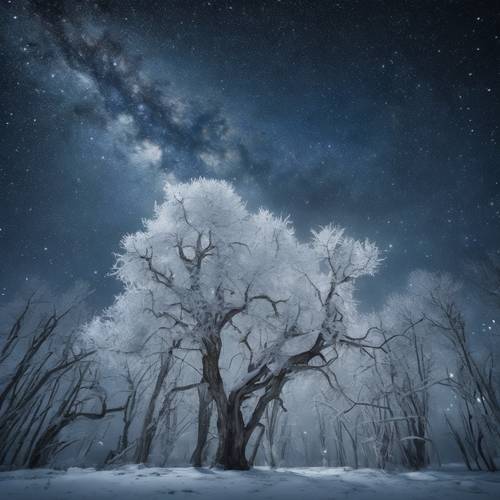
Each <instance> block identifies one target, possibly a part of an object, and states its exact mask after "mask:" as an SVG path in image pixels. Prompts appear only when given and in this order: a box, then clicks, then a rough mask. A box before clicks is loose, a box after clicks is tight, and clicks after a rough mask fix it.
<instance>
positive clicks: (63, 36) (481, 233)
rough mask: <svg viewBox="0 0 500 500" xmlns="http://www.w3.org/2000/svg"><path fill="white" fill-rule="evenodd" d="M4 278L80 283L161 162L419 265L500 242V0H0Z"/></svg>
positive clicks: (11, 286) (172, 171) (134, 215)
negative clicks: (339, 228) (332, 225)
mask: <svg viewBox="0 0 500 500" xmlns="http://www.w3.org/2000/svg"><path fill="white" fill-rule="evenodd" d="M0 15H1V21H0V22H1V37H2V38H1V46H0V54H1V68H0V100H1V106H0V112H1V121H0V256H1V259H0V293H1V294H2V297H0V298H1V299H3V300H10V298H11V297H12V296H13V294H14V293H15V292H16V291H17V290H19V289H20V288H21V287H23V286H25V285H26V282H28V283H30V282H32V281H33V280H35V278H36V277H39V278H41V279H43V280H47V281H48V282H49V283H51V284H53V285H54V286H61V287H62V286H68V285H70V284H71V283H73V282H74V281H76V280H83V281H86V282H88V283H90V284H91V286H92V287H93V288H94V289H95V290H96V294H95V297H96V299H95V300H96V302H97V304H98V305H105V304H109V303H110V302H111V300H112V294H113V293H115V292H116V291H117V289H118V285H117V284H116V283H115V280H114V278H112V277H110V276H108V273H109V271H110V268H111V266H112V264H113V261H114V257H113V252H116V251H118V249H119V241H120V238H121V236H122V235H123V234H125V233H127V232H133V231H136V230H137V229H139V228H140V226H141V219H142V218H144V217H149V216H151V214H152V210H153V206H154V202H155V200H158V201H159V200H161V198H162V185H163V183H164V182H165V180H166V179H170V180H171V181H176V180H187V179H190V178H192V177H197V176H200V175H203V176H209V177H218V178H224V179H228V180H231V181H232V182H234V184H235V185H236V187H237V190H238V191H239V192H240V193H241V195H242V196H243V197H244V198H246V199H247V200H248V203H249V205H250V206H251V207H258V206H260V205H264V206H266V207H268V208H270V209H272V210H273V211H275V212H277V213H280V214H284V215H286V214H290V216H291V219H292V220H293V221H294V223H295V224H296V227H297V231H298V232H299V234H300V235H301V236H304V237H306V236H307V234H308V231H309V229H310V228H311V227H317V226H318V225H320V224H325V223H328V222H330V221H334V222H336V223H338V224H341V225H343V226H345V227H346V228H347V229H348V232H349V233H350V234H352V235H354V236H357V237H363V238H364V237H368V238H370V239H372V240H374V241H376V242H377V243H378V245H379V246H380V248H382V249H383V251H384V255H385V261H384V264H383V267H382V269H381V271H380V273H379V276H378V277H376V278H374V279H372V280H370V281H371V282H370V283H367V284H366V285H365V287H364V288H363V290H362V294H363V295H364V298H365V299H366V303H367V304H372V305H375V304H378V303H379V302H380V300H381V299H382V298H383V297H384V296H385V295H386V294H387V293H388V292H390V291H392V290H396V289H397V288H398V287H400V286H402V285H403V284H404V282H405V280H406V277H407V274H408V273H409V272H410V271H411V270H413V269H415V268H426V269H429V270H446V271H450V272H453V273H455V274H457V275H458V276H460V275H461V273H462V266H463V263H464V261H466V260H467V259H477V258H480V257H481V256H482V255H484V253H486V252H497V253H500V154H499V152H500V149H499V146H500V145H499V139H500V138H499V134H500V130H499V117H500V95H499V93H500V85H499V81H500V58H499V54H500V51H499V48H500V2H497V1H490V2H481V1H478V0H475V1H470V2H461V1H433V2H429V1H417V0H415V1H413V2H411V1H394V2H383V1H370V0H363V1H340V2H333V1H317V2H314V1H305V2H298V1H285V0H283V1H281V2H279V1H268V2H257V1H253V0H252V1H250V0H249V1H247V2H231V1H215V0H213V1H209V2H201V1H196V2H190V1H186V0H182V1H170V0H165V1H146V0H142V1H125V0H114V1H106V2H105V1H101V2H95V1H93V2H85V1H80V2H76V1H75V2H51V1H48V0H46V1H44V0H40V1H37V2H26V1H15V0H12V1H9V0H2V2H1V7H0Z"/></svg>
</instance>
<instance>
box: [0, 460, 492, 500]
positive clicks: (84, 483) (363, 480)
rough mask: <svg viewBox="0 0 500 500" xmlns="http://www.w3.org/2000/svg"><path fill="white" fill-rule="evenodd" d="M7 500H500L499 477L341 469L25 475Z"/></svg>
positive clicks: (1, 494) (7, 479) (0, 489)
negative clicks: (171, 499)
mask: <svg viewBox="0 0 500 500" xmlns="http://www.w3.org/2000/svg"><path fill="white" fill-rule="evenodd" d="M0 498H1V499H2V500H19V499H22V500H25V499H37V500H46V499H47V500H48V499H50V500H58V499H60V500H63V499H64V500H69V499H77V500H80V499H82V500H83V499H92V500H97V499H106V500H111V499H113V500H128V499H139V500H156V499H162V500H165V499H168V498H176V499H197V498H200V499H204V500H224V499H233V498H234V499H237V500H247V499H252V500H255V499H260V498H266V499H286V500H295V499H296V500H299V499H300V500H323V499H324V500H327V499H328V500H334V499H335V500H339V499H343V498H346V499H349V500H358V499H360V500H365V499H366V500H374V499H387V500H391V499H398V500H412V499H426V500H431V499H436V500H438V499H439V500H446V499H449V500H462V499H469V498H470V499H475V500H482V499H494V498H495V499H498V498H500V474H492V473H486V472H484V473H483V472H478V473H474V472H464V471H463V470H459V469H453V468H447V469H444V470H439V471H434V470H433V471H425V472H405V473H386V472H382V471H378V470H377V471H376V470H370V469H364V470H344V469H342V468H330V469H326V468H293V469H279V470H277V471H271V470H269V469H264V468H257V469H254V470H252V471H249V472H235V471H219V470H211V469H200V470H195V469H190V468H171V469H160V468H139V467H125V468H120V469H117V470H108V471H96V470H94V469H76V468H73V469H69V470H68V471H65V472H63V471H54V470H29V471H26V470H23V471H13V472H2V473H0Z"/></svg>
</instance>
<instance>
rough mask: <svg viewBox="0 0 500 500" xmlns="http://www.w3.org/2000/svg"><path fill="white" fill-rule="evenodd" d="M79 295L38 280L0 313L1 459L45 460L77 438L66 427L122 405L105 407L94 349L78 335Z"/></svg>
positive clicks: (25, 463) (13, 463) (17, 462)
mask: <svg viewBox="0 0 500 500" xmlns="http://www.w3.org/2000/svg"><path fill="white" fill-rule="evenodd" d="M87 293H88V290H86V289H85V288H81V287H80V288H79V287H77V288H76V289H75V290H72V291H70V292H67V293H65V294H62V295H59V296H54V295H53V294H52V293H51V292H50V290H48V289H47V288H46V287H44V286H42V285H41V286H40V287H38V288H37V289H36V290H35V291H32V292H30V293H29V294H28V296H27V298H25V299H19V300H17V301H14V302H13V303H12V304H9V305H7V306H6V308H5V309H4V310H3V311H2V314H1V317H2V324H1V330H0V370H1V378H0V443H1V446H0V464H1V465H4V466H10V467H20V466H22V467H39V466H43V465H47V464H49V463H50V462H51V460H52V459H53V458H54V457H55V456H56V455H57V454H58V453H59V452H61V451H62V450H63V449H65V448H66V447H68V446H69V445H71V444H72V443H74V442H75V441H79V440H81V439H82V436H73V437H71V438H68V436H64V433H63V431H65V430H66V429H67V427H68V426H70V425H71V424H73V423H74V422H76V421H78V420H82V419H87V420H88V419H92V420H96V419H102V418H104V417H106V416H107V415H108V414H110V413H113V412H117V411H121V410H122V408H121V407H117V408H109V407H108V406H107V404H106V399H107V395H106V393H105V391H104V390H103V388H102V386H101V385H100V383H99V373H98V367H97V365H96V364H95V359H94V355H95V351H94V350H92V349H88V348H87V347H86V346H85V344H84V343H83V342H82V341H81V338H80V336H79V328H80V326H81V323H82V321H83V320H84V319H85V316H84V314H83V313H84V311H83V309H82V299H83V298H84V297H85V295H86V294H87Z"/></svg>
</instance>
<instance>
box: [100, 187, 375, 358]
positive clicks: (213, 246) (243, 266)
mask: <svg viewBox="0 0 500 500" xmlns="http://www.w3.org/2000/svg"><path fill="white" fill-rule="evenodd" d="M122 248H123V252H122V253H121V255H120V256H119V257H118V259H117V263H116V267H115V272H116V275H117V276H118V278H119V279H120V280H121V281H122V282H123V283H124V284H125V292H124V293H123V295H122V296H121V297H119V298H118V299H117V302H116V304H115V305H114V306H113V308H112V311H109V314H110V315H111V316H113V317H117V316H120V317H121V318H122V319H121V320H120V321H121V322H122V323H123V327H120V328H118V329H117V330H116V331H118V330H120V331H122V332H123V333H121V335H125V337H127V336H129V328H131V326H130V325H132V324H135V325H136V326H134V327H133V328H134V332H135V334H137V333H138V332H139V331H140V330H141V327H140V326H137V323H139V324H140V323H141V321H143V322H144V325H143V326H144V328H145V329H149V331H151V328H152V326H151V323H148V322H149V321H152V320H154V321H158V324H157V325H155V326H153V327H154V328H160V326H163V329H165V330H168V331H169V332H170V334H172V335H179V336H181V337H182V338H183V339H186V340H189V341H191V342H194V343H196V344H197V345H200V346H201V347H203V338H204V337H207V336H214V335H215V336H221V335H222V333H223V332H225V331H228V332H229V333H231V334H232V336H233V338H235V339H236V341H238V340H240V341H241V340H242V339H244V338H247V341H248V343H249V345H250V346H251V347H252V349H255V352H256V351H257V350H259V349H260V351H261V352H260V355H259V359H260V362H261V363H267V364H268V365H269V366H270V365H271V364H273V363H274V364H277V365H281V364H282V363H285V362H286V360H287V358H288V357H289V356H290V355H291V354H293V352H294V351H296V352H300V351H301V350H303V349H306V348H307V347H308V346H310V345H311V344H312V343H314V341H315V339H316V338H317V336H318V335H323V336H324V338H325V340H326V342H327V343H328V342H333V341H334V339H335V338H336V337H337V336H338V334H339V333H342V332H344V331H345V328H346V325H348V324H349V320H350V318H352V317H354V315H355V304H354V301H353V299H352V294H353V285H354V280H355V279H357V278H359V277H360V276H363V275H365V274H368V275H370V274H373V273H374V272H375V270H376V268H377V265H378V262H379V259H378V251H377V248H376V246H375V245H374V244H372V243H370V242H368V241H365V242H359V241H356V240H353V239H352V238H349V237H347V236H345V235H344V230H343V229H341V228H338V227H336V226H327V227H325V228H323V229H320V230H319V231H317V232H313V236H312V239H311V241H310V242H307V243H302V242H299V241H298V240H297V238H296V236H295V233H294V230H293V227H292V225H291V223H290V221H289V220H288V219H286V218H280V217H276V216H274V215H273V214H272V213H270V212H269V211H266V210H260V211H258V212H257V213H250V212H249V211H248V210H247V208H246V206H245V203H244V202H243V201H242V199H241V198H240V197H239V196H238V195H237V194H236V193H235V191H234V189H233V188H232V186H231V185H230V184H228V183H226V182H223V181H215V180H206V179H198V180H195V181H192V182H191V183H185V184H176V185H167V186H166V188H165V201H164V202H163V203H161V204H160V205H158V206H157V207H156V209H155V214H154V217H153V218H152V219H150V220H146V221H144V230H143V231H139V232H137V233H135V234H131V235H127V236H126V237H124V238H123V241H122ZM141 318H142V319H141ZM144 318H146V319H144ZM154 321H153V325H154ZM97 322H98V324H99V325H100V328H101V329H103V331H105V330H106V329H107V328H108V327H107V326H106V319H100V320H97ZM248 332H251V333H252V334H251V335H247V334H248ZM106 335H109V333H107V334H106ZM253 362H254V363H255V362H256V357H254V358H253Z"/></svg>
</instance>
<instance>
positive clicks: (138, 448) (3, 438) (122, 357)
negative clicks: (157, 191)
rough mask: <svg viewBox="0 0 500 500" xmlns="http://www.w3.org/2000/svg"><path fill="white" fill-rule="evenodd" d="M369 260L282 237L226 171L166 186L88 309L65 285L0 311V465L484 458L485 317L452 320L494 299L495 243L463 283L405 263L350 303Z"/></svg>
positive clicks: (482, 462)
mask: <svg viewBox="0 0 500 500" xmlns="http://www.w3.org/2000/svg"><path fill="white" fill-rule="evenodd" d="M380 265H381V255H380V252H379V250H378V248H377V246H376V245H375V244H374V243H372V242H370V241H368V240H364V241H358V240H356V239H353V238H351V237H349V236H348V235H347V234H346V232H345V230H344V229H343V228H340V227H338V226H335V225H328V226H325V227H323V228H320V229H319V230H317V231H312V232H311V238H310V239H309V240H308V241H300V240H299V239H298V238H297V237H296V235H295V232H294V230H293V225H292V224H291V222H290V221H289V220H288V219H286V218H281V217H276V216H275V215H273V214H272V213H270V212H268V211H266V210H260V211H258V212H255V213H253V212H251V211H249V210H248V209H247V207H246V205H245V203H244V201H243V200H242V199H241V198H240V197H239V196H238V194H237V193H235V191H234V189H233V187H232V186H231V185H230V184H228V183H226V182H222V181H212V180H206V179H198V180H194V181H192V182H190V183H184V184H175V185H167V186H166V189H165V200H164V202H163V203H162V204H160V205H158V206H157V207H156V208H155V214H154V216H153V217H152V218H151V219H150V220H147V221H145V222H144V229H143V230H142V231H139V232H137V233H135V234H130V235H126V236H125V237H124V238H123V240H122V243H121V252H120V254H119V255H117V257H116V264H115V267H114V269H113V273H114V274H115V276H116V278H117V279H118V280H119V281H120V282H121V283H122V291H121V293H120V294H119V295H118V296H116V297H115V300H114V302H113V304H112V305H111V306H110V307H108V308H107V309H106V310H104V311H103V312H102V313H101V314H98V315H96V316H93V315H90V314H89V311H88V307H87V306H86V299H87V297H88V293H89V292H88V290H87V289H86V288H85V287H84V286H79V285H77V286H75V287H74V288H73V289H72V290H70V291H66V292H65V293H62V294H55V293H53V292H52V291H50V290H49V288H48V287H46V286H43V285H40V286H38V287H35V288H34V289H33V290H32V291H31V292H30V293H27V294H24V295H22V296H20V297H18V298H16V299H15V300H13V301H12V302H11V303H9V304H7V305H6V306H5V307H4V308H3V310H2V311H1V323H0V465H1V467H3V468H26V467H29V468H34V467H47V466H64V465H94V466H109V467H112V466H118V465H122V464H127V463H143V464H154V465H162V466H165V465H171V464H185V463H191V464H192V465H194V466H197V467H199V466H203V465H215V466H220V467H223V468H226V469H248V468H250V467H252V466H253V465H256V464H258V465H269V466H271V467H277V466H282V465H299V464H300V465H324V466H352V467H356V468H357V467H377V468H393V467H406V468H410V469H420V468H423V467H426V466H428V465H429V464H430V463H439V462H440V461H441V456H442V454H443V450H444V451H445V452H446V454H447V456H448V455H450V454H451V456H454V457H455V458H456V459H460V460H462V461H463V462H464V464H465V465H466V466H467V468H469V469H471V470H472V469H482V470H489V471H494V470H496V463H495V459H496V458H497V457H498V454H499V443H500V403H499V370H498V363H497V361H496V357H497V356H498V350H499V349H498V333H496V332H495V328H491V326H492V325H493V326H495V323H494V321H493V322H492V323H491V324H490V328H488V327H487V326H486V327H485V328H484V331H481V332H479V333H478V334H477V335H476V333H477V332H474V331H472V330H471V329H470V327H469V325H468V323H467V322H466V319H465V318H466V316H467V310H468V309H467V308H468V306H469V305H470V304H468V302H470V301H471V300H475V301H477V303H479V304H482V307H483V306H484V308H485V310H492V311H498V308H499V307H500V260H499V258H498V256H496V255H490V256H488V257H486V258H485V259H484V260H483V261H482V262H479V263H473V264H471V265H470V266H469V267H468V271H467V276H468V278H467V280H466V282H465V283H459V282H458V281H457V280H456V279H454V278H453V277H452V276H450V275H447V274H444V273H429V272H424V271H415V272H413V273H412V274H411V275H410V276H409V278H408V285H407V287H406V289H405V290H404V291H402V292H400V293H398V294H394V295H392V296H390V297H388V299H387V300H386V302H385V304H384V306H383V307H381V308H380V310H377V311H373V312H370V313H362V312H360V308H359V304H358V303H357V300H356V295H355V292H356V284H357V282H358V280H359V279H365V278H366V277H371V276H373V275H376V273H377V270H378V268H379V266H380ZM386 265H390V264H386ZM366 279H368V278H366ZM369 279H377V278H376V277H375V278H369ZM473 296H474V299H472V298H471V297H473ZM450 450H451V451H450Z"/></svg>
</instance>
